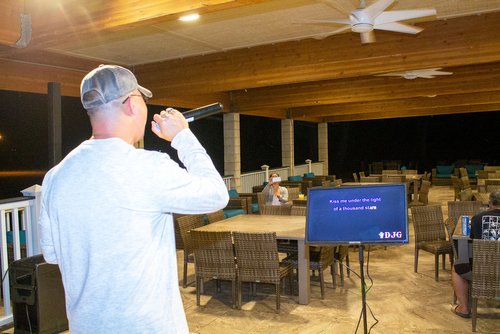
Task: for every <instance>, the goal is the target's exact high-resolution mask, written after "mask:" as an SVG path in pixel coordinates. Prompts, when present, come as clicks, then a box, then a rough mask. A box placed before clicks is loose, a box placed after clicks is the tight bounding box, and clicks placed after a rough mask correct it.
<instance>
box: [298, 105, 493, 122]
mask: <svg viewBox="0 0 500 334" xmlns="http://www.w3.org/2000/svg"><path fill="white" fill-rule="evenodd" d="M498 110H500V103H493V104H489V105H488V104H480V105H475V106H456V107H443V108H434V109H432V108H426V109H420V110H416V109H414V110H410V111H408V112H406V113H401V112H390V113H386V112H376V113H364V114H355V115H339V116H330V117H326V118H325V119H324V121H325V122H349V121H366V120H373V119H386V118H399V117H418V116H436V115H451V114H466V113H475V112H488V111H490V112H491V111H494V112H500V111H498ZM299 120H300V118H299Z"/></svg>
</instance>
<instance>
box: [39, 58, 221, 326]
mask: <svg viewBox="0 0 500 334" xmlns="http://www.w3.org/2000/svg"><path fill="white" fill-rule="evenodd" d="M80 90H81V100H82V104H83V107H84V108H85V109H86V110H87V113H88V115H89V118H90V123H91V126H92V137H91V138H90V139H88V140H86V141H84V142H83V143H81V144H80V145H79V146H78V147H77V148H75V149H74V150H73V151H72V152H70V153H69V154H68V155H67V156H66V157H65V158H64V159H63V160H62V161H61V162H60V163H59V164H58V165H57V166H55V167H54V168H52V169H51V170H50V171H49V172H48V173H47V174H46V176H45V178H44V181H43V190H42V196H43V199H42V201H43V204H42V212H41V218H40V221H39V224H40V227H41V240H40V245H41V248H42V252H43V256H44V258H45V261H46V262H48V263H55V264H58V265H59V268H60V271H61V274H62V279H63V285H64V290H65V297H66V310H67V316H68V320H69V327H70V328H69V329H70V331H71V333H72V334H78V333H176V334H178V333H182V334H184V333H188V332H189V330H188V325H187V321H186V317H185V313H184V309H183V304H182V300H181V296H180V291H179V286H178V274H177V257H176V249H175V239H174V226H173V219H172V213H173V212H175V213H184V214H201V213H207V212H212V211H215V210H218V209H221V208H223V207H225V206H226V205H227V202H228V192H227V189H226V187H225V184H224V182H223V180H222V178H221V176H220V174H219V173H218V172H217V170H216V169H215V167H214V165H213V163H212V161H211V159H210V157H209V156H208V155H207V153H206V151H205V149H204V148H203V147H202V146H201V144H200V143H199V142H198V140H197V139H196V137H195V136H194V135H193V133H192V132H191V130H190V129H189V128H188V123H187V121H186V119H185V118H184V116H183V115H182V114H181V113H180V112H179V111H177V110H174V109H170V108H169V109H167V110H164V111H162V112H161V113H160V114H155V115H154V117H153V120H152V121H151V131H152V132H153V133H155V134H156V135H157V136H158V137H160V138H162V139H164V140H166V141H171V143H172V147H174V148H175V149H176V150H177V152H178V155H179V159H180V160H181V161H182V163H183V164H184V166H185V167H186V168H185V169H184V168H181V167H180V166H179V165H178V164H177V163H176V162H174V161H173V160H171V159H170V157H169V156H168V155H167V154H165V153H161V152H156V151H148V150H144V149H137V148H135V147H134V146H133V144H134V143H136V142H137V141H139V140H140V139H141V138H142V137H143V136H144V131H145V126H146V122H147V105H146V100H147V98H150V97H151V96H152V93H151V92H150V91H149V90H148V89H146V88H144V87H142V86H140V85H139V84H138V83H137V79H136V77H135V76H134V74H133V73H132V72H131V71H129V70H128V69H126V68H124V67H121V66H115V65H101V66H99V67H98V68H96V69H94V70H92V71H91V72H90V73H88V74H87V75H86V76H85V77H84V78H83V80H82V84H81V87H80Z"/></svg>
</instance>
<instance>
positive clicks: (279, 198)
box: [262, 173, 288, 205]
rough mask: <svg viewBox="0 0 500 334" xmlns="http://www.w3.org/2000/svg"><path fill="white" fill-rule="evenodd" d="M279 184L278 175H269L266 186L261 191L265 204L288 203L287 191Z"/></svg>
mask: <svg viewBox="0 0 500 334" xmlns="http://www.w3.org/2000/svg"><path fill="white" fill-rule="evenodd" d="M280 182H281V178H280V175H279V174H278V173H271V175H270V176H269V182H268V184H266V186H265V187H264V189H263V190H262V193H263V194H264V198H265V200H266V204H270V205H282V204H285V203H286V202H288V190H287V189H286V188H285V187H281V186H280Z"/></svg>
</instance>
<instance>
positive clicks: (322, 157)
mask: <svg viewBox="0 0 500 334" xmlns="http://www.w3.org/2000/svg"><path fill="white" fill-rule="evenodd" d="M318 160H319V161H323V175H328V123H326V122H323V123H319V124H318Z"/></svg>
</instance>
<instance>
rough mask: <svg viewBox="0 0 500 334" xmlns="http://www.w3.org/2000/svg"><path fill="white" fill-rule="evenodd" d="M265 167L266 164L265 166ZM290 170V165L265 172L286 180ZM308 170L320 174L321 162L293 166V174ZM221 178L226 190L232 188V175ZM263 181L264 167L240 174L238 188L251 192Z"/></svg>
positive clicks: (243, 191)
mask: <svg viewBox="0 0 500 334" xmlns="http://www.w3.org/2000/svg"><path fill="white" fill-rule="evenodd" d="M263 167H264V166H263ZM266 168H267V166H266ZM290 170H291V168H290V167H280V168H273V169H269V170H268V171H267V172H268V173H278V174H279V175H280V177H281V178H282V179H283V180H286V179H287V178H288V177H289V176H291V175H292V174H291V172H290ZM308 172H312V173H314V174H315V175H322V174H323V162H315V163H311V164H310V165H309V164H304V165H296V166H294V173H293V175H303V174H304V173H308ZM223 179H224V182H225V184H226V187H227V189H228V190H229V189H232V188H234V184H235V183H234V182H233V177H232V176H225V177H223ZM265 181H267V179H266V170H265V169H264V170H261V171H253V172H248V173H243V174H241V176H240V190H239V191H240V192H242V193H251V192H252V187H253V186H256V185H261V184H263V183H264V182H265Z"/></svg>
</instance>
